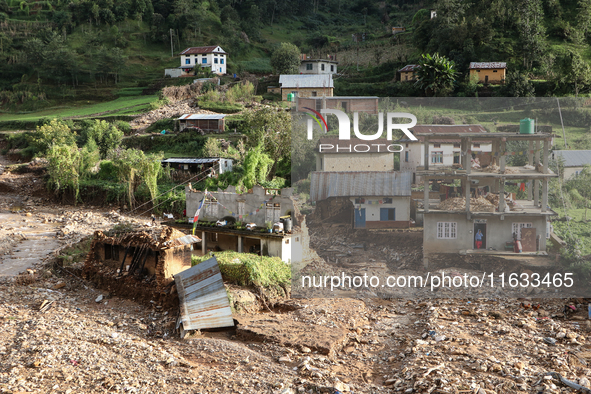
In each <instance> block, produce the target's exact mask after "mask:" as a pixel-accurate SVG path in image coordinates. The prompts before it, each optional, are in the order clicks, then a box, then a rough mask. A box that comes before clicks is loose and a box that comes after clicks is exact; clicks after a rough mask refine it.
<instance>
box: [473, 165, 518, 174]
mask: <svg viewBox="0 0 591 394" xmlns="http://www.w3.org/2000/svg"><path fill="white" fill-rule="evenodd" d="M482 171H483V172H490V173H495V174H500V173H501V167H499V166H498V165H496V164H490V165H488V166H486V167H484V168H483V169H482ZM518 173H519V171H518V170H514V169H512V168H509V167H505V172H504V174H518Z"/></svg>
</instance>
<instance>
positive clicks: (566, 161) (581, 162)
mask: <svg viewBox="0 0 591 394" xmlns="http://www.w3.org/2000/svg"><path fill="white" fill-rule="evenodd" d="M550 158H551V159H552V160H555V161H557V162H559V163H561V164H562V166H563V171H564V179H571V178H575V177H577V176H579V174H580V173H581V171H583V168H584V167H585V166H591V150H555V151H553V152H552V153H551V154H550Z"/></svg>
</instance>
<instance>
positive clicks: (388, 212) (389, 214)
mask: <svg viewBox="0 0 591 394" xmlns="http://www.w3.org/2000/svg"><path fill="white" fill-rule="evenodd" d="M393 220H396V208H380V221H381V222H385V221H393Z"/></svg>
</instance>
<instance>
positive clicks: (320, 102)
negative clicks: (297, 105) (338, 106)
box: [312, 92, 322, 112]
mask: <svg viewBox="0 0 591 394" xmlns="http://www.w3.org/2000/svg"><path fill="white" fill-rule="evenodd" d="M312 93H316V92H312ZM315 101H316V103H315V105H316V111H318V112H320V110H321V109H322V100H315Z"/></svg>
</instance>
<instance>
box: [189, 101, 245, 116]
mask: <svg viewBox="0 0 591 394" xmlns="http://www.w3.org/2000/svg"><path fill="white" fill-rule="evenodd" d="M199 107H201V108H202V109H206V110H208V111H213V112H217V113H220V114H235V113H236V112H240V111H242V110H243V109H244V106H243V105H241V104H229V103H220V102H214V101H199Z"/></svg>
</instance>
